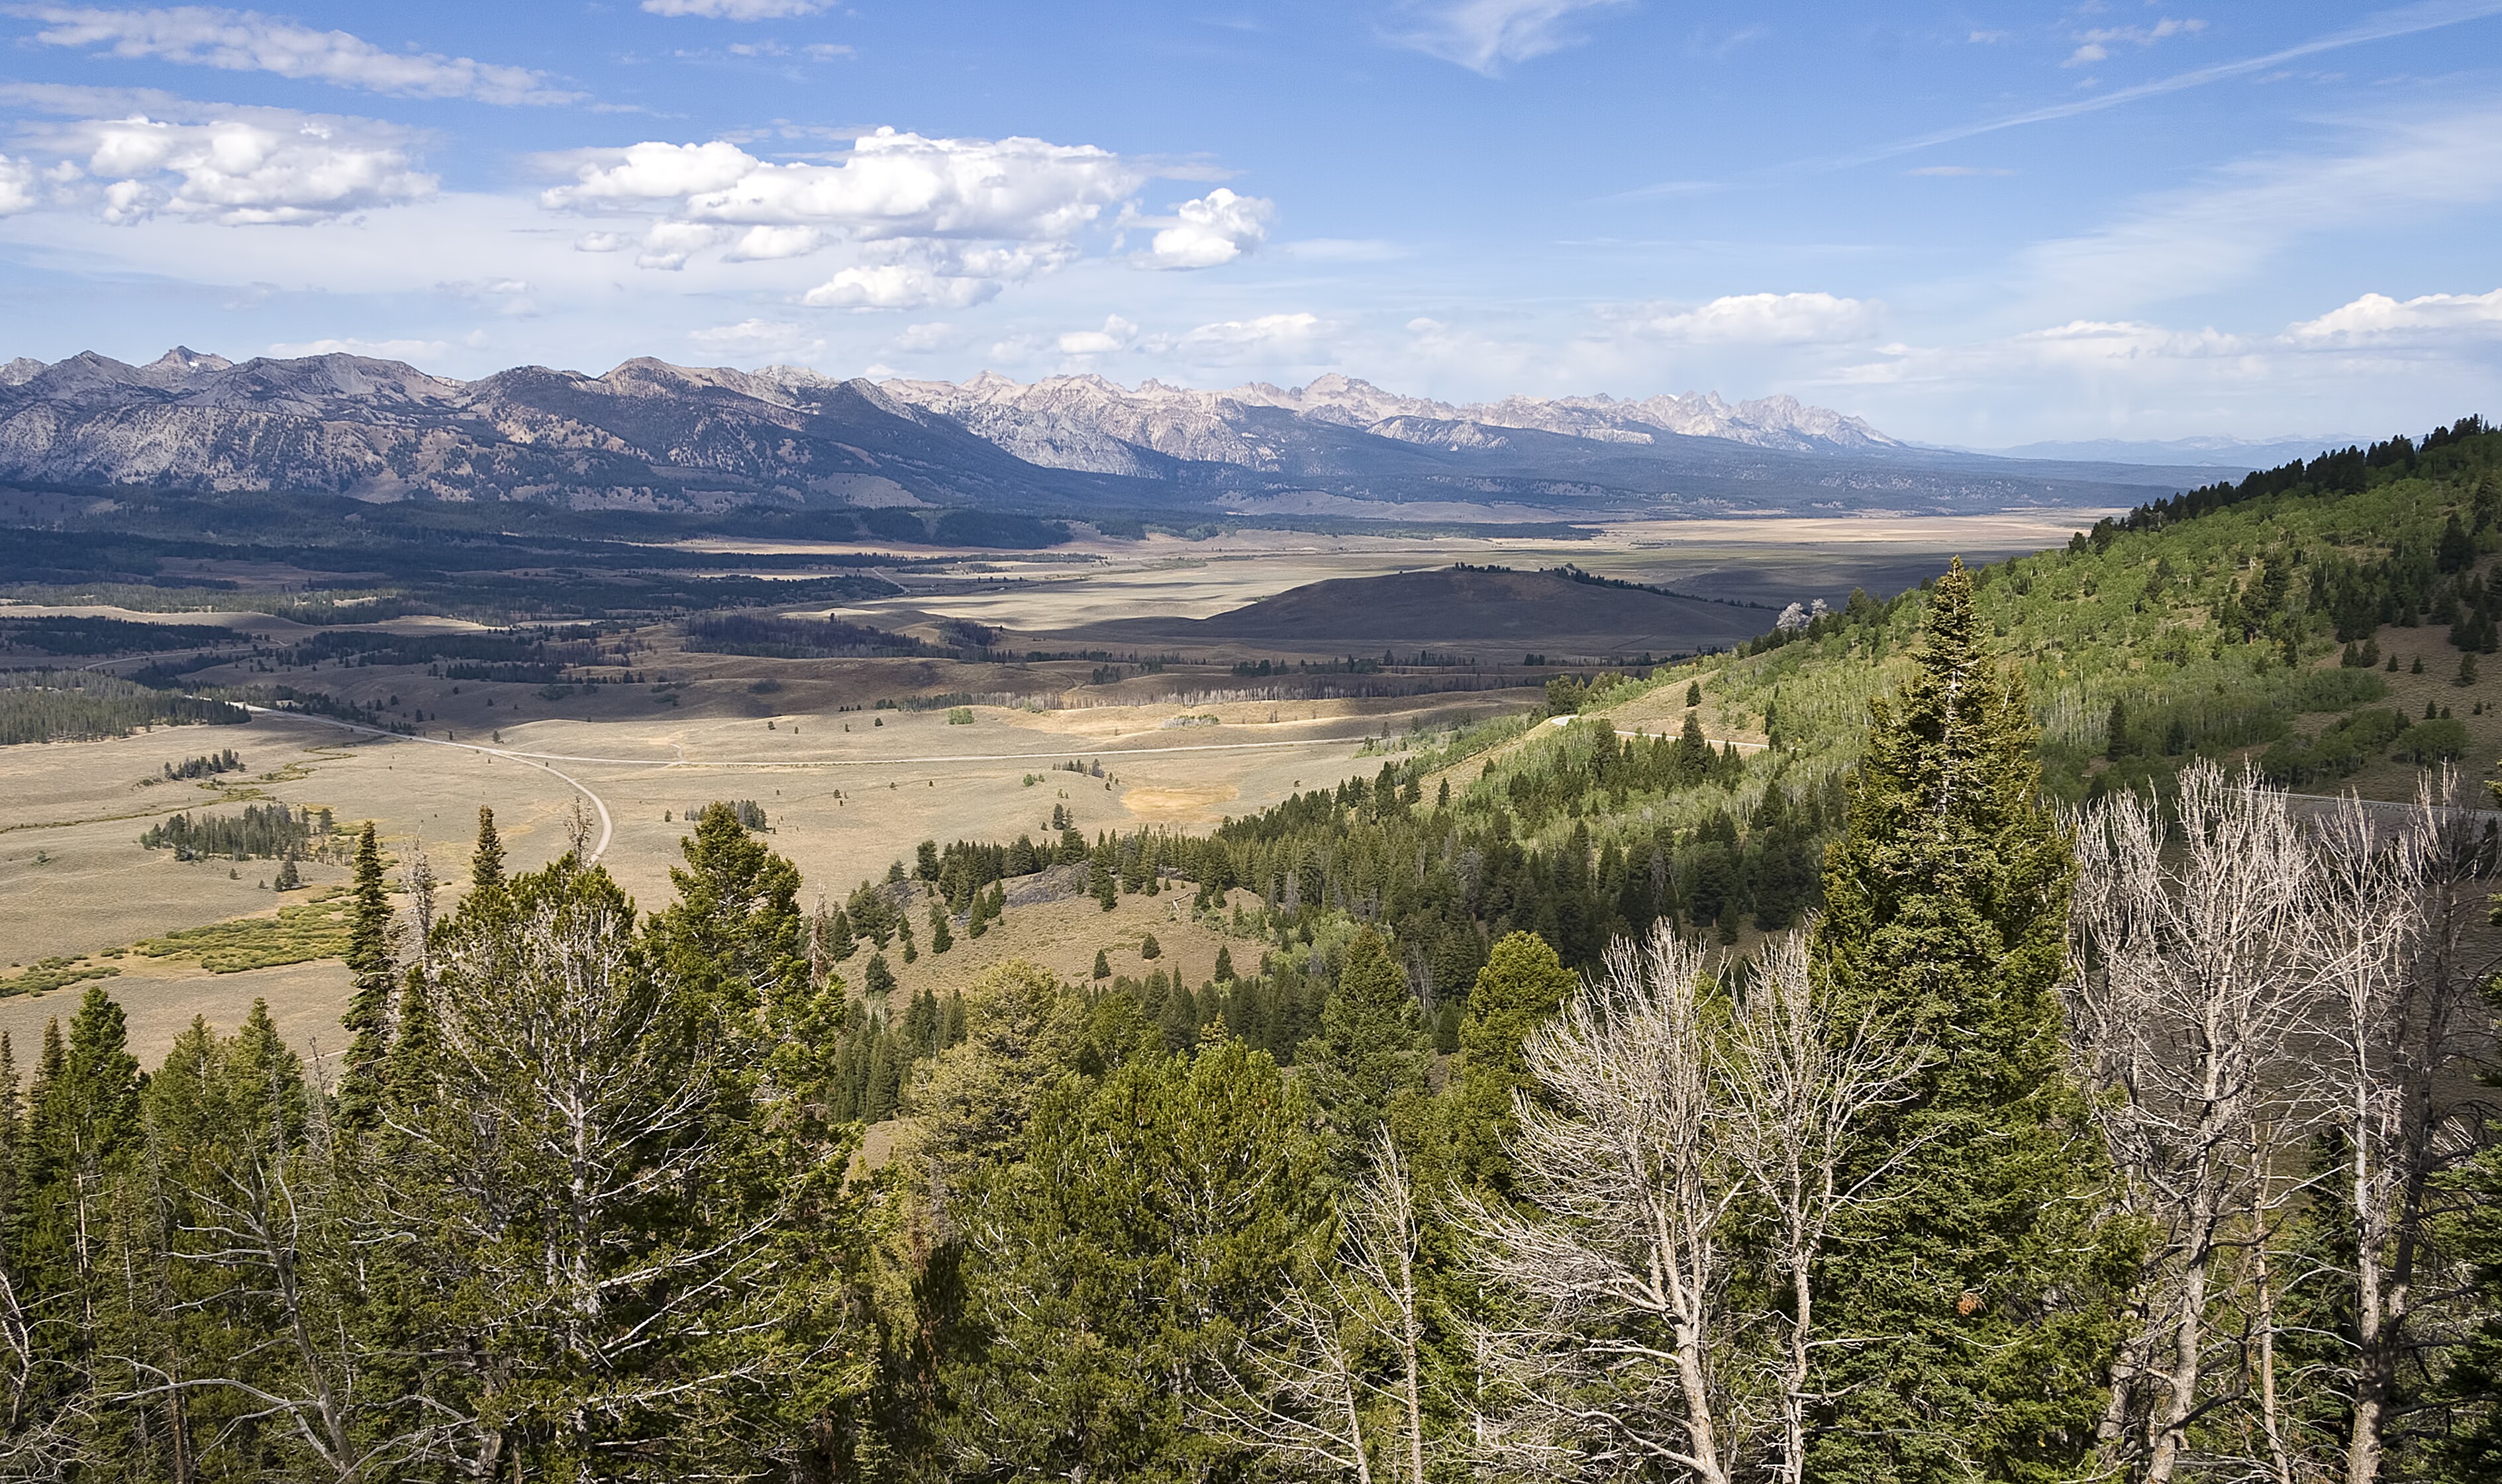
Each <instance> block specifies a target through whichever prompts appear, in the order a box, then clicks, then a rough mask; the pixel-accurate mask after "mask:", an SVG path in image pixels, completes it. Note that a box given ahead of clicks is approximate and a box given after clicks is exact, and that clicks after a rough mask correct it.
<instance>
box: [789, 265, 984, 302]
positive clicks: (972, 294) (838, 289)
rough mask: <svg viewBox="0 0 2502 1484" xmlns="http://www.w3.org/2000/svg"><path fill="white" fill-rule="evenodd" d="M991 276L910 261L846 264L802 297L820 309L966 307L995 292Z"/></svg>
mask: <svg viewBox="0 0 2502 1484" xmlns="http://www.w3.org/2000/svg"><path fill="white" fill-rule="evenodd" d="M998 291H999V286H998V285H997V283H995V282H993V281H991V280H989V279H977V278H951V277H947V276H944V275H941V274H938V273H935V272H932V271H931V270H930V269H929V268H925V267H920V266H916V265H914V264H910V263H877V264H871V265H868V266H864V267H857V268H845V269H844V270H842V271H841V272H840V273H837V274H835V275H834V276H833V277H832V278H830V279H828V280H827V281H826V282H824V283H822V284H819V285H818V286H817V287H814V288H811V289H809V290H808V291H807V293H805V294H804V295H802V296H801V297H800V300H799V302H800V303H802V304H807V305H810V306H812V307H814V308H818V309H932V308H943V309H967V308H970V307H971V306H973V305H975V304H979V303H982V302H983V301H985V300H987V299H990V298H992V297H994V296H996V295H997V293H998Z"/></svg>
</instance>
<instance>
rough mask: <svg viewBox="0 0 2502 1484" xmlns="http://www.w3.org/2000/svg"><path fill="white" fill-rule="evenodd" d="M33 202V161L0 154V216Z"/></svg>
mask: <svg viewBox="0 0 2502 1484" xmlns="http://www.w3.org/2000/svg"><path fill="white" fill-rule="evenodd" d="M34 204H35V162H34V161H32V160H23V159H11V158H10V157H9V156H7V155H5V154H0V217H6V216H8V215H10V214H11V213H13V212H22V211H26V210H28V209H29V208H31V207H33V206H34Z"/></svg>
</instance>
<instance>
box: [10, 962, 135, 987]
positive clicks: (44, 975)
mask: <svg viewBox="0 0 2502 1484" xmlns="http://www.w3.org/2000/svg"><path fill="white" fill-rule="evenodd" d="M120 972H121V970H119V969H118V968H115V967H113V966H112V965H111V964H108V963H86V962H82V961H80V960H77V959H71V958H60V959H39V960H37V961H35V962H34V963H33V964H32V965H30V966H29V967H28V968H27V969H26V971H25V972H24V973H22V974H12V975H10V976H8V977H7V978H4V979H0V997H5V996H7V995H41V994H43V993H45V992H46V991H48V990H57V989H59V988H61V987H62V986H63V985H70V984H77V983H79V982H80V981H82V980H86V979H111V978H113V977H115V976H116V975H118V974H119V973H120Z"/></svg>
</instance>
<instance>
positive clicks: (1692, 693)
mask: <svg viewBox="0 0 2502 1484" xmlns="http://www.w3.org/2000/svg"><path fill="white" fill-rule="evenodd" d="M1685 704H1686V705H1687V707H1689V708H1691V707H1695V706H1700V705H1702V704H1703V682H1701V681H1699V680H1689V681H1687V682H1686V683H1685Z"/></svg>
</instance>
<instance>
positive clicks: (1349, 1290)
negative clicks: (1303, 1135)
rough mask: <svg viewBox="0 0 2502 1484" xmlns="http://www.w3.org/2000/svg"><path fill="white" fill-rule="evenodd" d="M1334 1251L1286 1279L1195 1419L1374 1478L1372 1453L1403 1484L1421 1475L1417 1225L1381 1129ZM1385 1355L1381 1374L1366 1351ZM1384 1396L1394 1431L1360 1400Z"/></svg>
mask: <svg viewBox="0 0 2502 1484" xmlns="http://www.w3.org/2000/svg"><path fill="white" fill-rule="evenodd" d="M1340 1214H1341V1221H1342V1231H1341V1234H1340V1237H1339V1241H1338V1245H1337V1250H1336V1254H1335V1259H1334V1261H1333V1262H1331V1263H1330V1264H1328V1265H1325V1266H1324V1267H1323V1268H1322V1270H1321V1271H1319V1272H1318V1273H1316V1274H1314V1275H1313V1276H1311V1277H1308V1278H1304V1279H1301V1280H1298V1281H1296V1282H1294V1283H1291V1284H1289V1285H1288V1286H1287V1288H1286V1291H1285V1292H1284V1293H1283V1294H1282V1295H1280V1296H1279V1298H1278V1299H1277V1302H1276V1303H1275V1304H1274V1305H1273V1306H1272V1308H1271V1310H1270V1313H1269V1319H1268V1325H1267V1327H1266V1332H1264V1333H1263V1334H1261V1335H1260V1336H1258V1338H1257V1339H1256V1340H1255V1342H1254V1343H1253V1344H1252V1345H1251V1346H1249V1347H1248V1349H1247V1351H1246V1354H1245V1356H1244V1365H1243V1368H1242V1370H1241V1371H1240V1372H1237V1373H1234V1374H1233V1375H1232V1377H1231V1384H1230V1386H1229V1387H1228V1395H1226V1396H1225V1397H1224V1398H1223V1399H1222V1400H1218V1401H1216V1402H1214V1403H1211V1404H1205V1405H1202V1406H1200V1409H1199V1412H1198V1420H1199V1422H1200V1426H1202V1427H1206V1428H1208V1429H1209V1430H1210V1431H1214V1432H1217V1433H1222V1434H1224V1435H1226V1436H1229V1437H1232V1438H1234V1440H1235V1441H1237V1442H1240V1443H1242V1444H1244V1445H1245V1446H1248V1447H1251V1448H1253V1449H1256V1450H1258V1451H1260V1452H1263V1453H1266V1454H1268V1456H1269V1457H1271V1458H1272V1459H1274V1460H1276V1461H1277V1462H1279V1463H1281V1464H1283V1465H1285V1466H1287V1467H1291V1468H1295V1469H1297V1470H1299V1471H1306V1472H1310V1471H1318V1472H1326V1473H1334V1474H1339V1475H1343V1476H1349V1477H1352V1478H1354V1479H1355V1480H1357V1481H1358V1484H1372V1479H1373V1477H1374V1469H1373V1458H1374V1456H1375V1455H1376V1454H1381V1453H1386V1454H1388V1456H1389V1457H1390V1459H1391V1461H1392V1462H1393V1464H1394V1467H1392V1468H1390V1469H1389V1470H1387V1472H1388V1473H1389V1476H1390V1477H1391V1478H1394V1479H1401V1480H1404V1481H1405V1484H1425V1407H1424V1391H1423V1360H1424V1346H1425V1311H1424V1297H1423V1289H1422V1284H1421V1282H1420V1277H1419V1273H1418V1264H1419V1261H1420V1256H1421V1254H1420V1245H1421V1241H1422V1230H1421V1227H1420V1224H1419V1222H1418V1220H1417V1211H1416V1192H1415V1184H1414V1180H1413V1178H1412V1176H1411V1174H1410V1172H1409V1168H1408V1165H1407V1162H1406V1161H1405V1160H1404V1159H1403V1158H1402V1157H1401V1155H1400V1153H1399V1147H1398V1145H1397V1144H1396V1143H1395V1142H1393V1141H1392V1139H1391V1136H1390V1132H1389V1130H1387V1129H1383V1130H1376V1131H1375V1133H1374V1135H1373V1147H1372V1159H1371V1164H1370V1167H1369V1169H1368V1170H1367V1172H1366V1174H1365V1177H1364V1179H1363V1180H1362V1181H1360V1182H1359V1183H1358V1184H1357V1186H1356V1189H1355V1192H1354V1194H1353V1197H1351V1198H1350V1199H1349V1200H1348V1201H1347V1203H1346V1205H1345V1207H1344V1209H1343V1210H1342V1212H1341V1213H1340ZM1375 1347H1378V1349H1380V1350H1386V1351H1387V1353H1388V1355H1389V1357H1390V1363H1391V1364H1390V1373H1389V1376H1388V1378H1387V1379H1386V1380H1385V1379H1383V1377H1382V1373H1381V1368H1380V1366H1379V1365H1378V1364H1377V1363H1376V1362H1375V1361H1374V1360H1373V1359H1372V1358H1371V1356H1370V1354H1369V1353H1368V1352H1370V1351H1373V1350H1374V1349H1375ZM1374 1400H1384V1401H1387V1402H1389V1403H1390V1406H1391V1410H1392V1413H1393V1415H1394V1416H1396V1417H1397V1419H1398V1427H1397V1431H1396V1436H1395V1437H1393V1438H1390V1439H1386V1440H1385V1439H1381V1438H1378V1437H1376V1436H1374V1435H1372V1433H1369V1432H1368V1430H1367V1428H1366V1425H1365V1414H1366V1408H1367V1403H1368V1402H1370V1401H1374Z"/></svg>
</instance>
